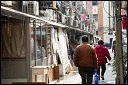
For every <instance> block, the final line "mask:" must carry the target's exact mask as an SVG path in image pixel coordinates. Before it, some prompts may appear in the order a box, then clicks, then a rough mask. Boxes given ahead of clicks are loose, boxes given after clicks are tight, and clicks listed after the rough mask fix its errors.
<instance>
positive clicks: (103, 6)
mask: <svg viewBox="0 0 128 85" xmlns="http://www.w3.org/2000/svg"><path fill="white" fill-rule="evenodd" d="M104 2H105V1H104ZM104 2H103V8H104ZM104 10H105V12H106V13H107V14H108V15H109V16H111V15H110V13H108V12H107V11H106V9H105V8H104ZM113 11H114V10H113ZM111 18H113V16H111Z"/></svg>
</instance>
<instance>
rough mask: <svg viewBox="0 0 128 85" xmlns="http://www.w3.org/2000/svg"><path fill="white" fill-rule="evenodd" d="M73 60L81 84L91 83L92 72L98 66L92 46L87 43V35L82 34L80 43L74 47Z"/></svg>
mask: <svg viewBox="0 0 128 85" xmlns="http://www.w3.org/2000/svg"><path fill="white" fill-rule="evenodd" d="M73 61H74V64H75V66H76V67H78V71H79V74H80V76H81V79H82V84H92V80H93V72H94V69H96V70H97V68H98V61H97V57H96V53H95V50H94V47H93V46H92V45H90V44H89V38H88V36H86V35H84V36H82V44H80V45H78V46H77V47H76V48H75V51H74V58H73Z"/></svg>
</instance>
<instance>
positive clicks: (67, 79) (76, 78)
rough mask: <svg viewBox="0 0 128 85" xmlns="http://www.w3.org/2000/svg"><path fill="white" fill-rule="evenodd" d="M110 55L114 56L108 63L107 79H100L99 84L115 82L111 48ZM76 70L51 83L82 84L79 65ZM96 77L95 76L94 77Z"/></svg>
mask: <svg viewBox="0 0 128 85" xmlns="http://www.w3.org/2000/svg"><path fill="white" fill-rule="evenodd" d="M109 52H110V55H111V57H112V60H111V61H108V63H110V64H111V65H107V64H106V68H107V69H106V72H105V75H104V77H105V80H100V81H99V84H115V77H116V76H115V75H113V73H112V62H113V54H112V52H111V50H109ZM74 69H75V71H72V72H70V73H69V74H66V75H65V76H63V77H60V79H59V80H57V81H54V82H52V83H51V84H81V77H80V75H79V74H78V71H77V67H74ZM93 79H94V77H93ZM92 84H94V81H93V83H92Z"/></svg>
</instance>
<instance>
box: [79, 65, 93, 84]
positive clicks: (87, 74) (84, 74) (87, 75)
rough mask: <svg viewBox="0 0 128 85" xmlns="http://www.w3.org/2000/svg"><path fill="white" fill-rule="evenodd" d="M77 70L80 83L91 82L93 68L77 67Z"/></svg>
mask: <svg viewBox="0 0 128 85" xmlns="http://www.w3.org/2000/svg"><path fill="white" fill-rule="evenodd" d="M78 71H79V74H80V76H81V79H82V84H92V80H93V71H94V68H92V67H78Z"/></svg>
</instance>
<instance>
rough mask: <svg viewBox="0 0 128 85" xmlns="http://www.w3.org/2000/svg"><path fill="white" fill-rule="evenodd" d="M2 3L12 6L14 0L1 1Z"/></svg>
mask: <svg viewBox="0 0 128 85" xmlns="http://www.w3.org/2000/svg"><path fill="white" fill-rule="evenodd" d="M1 4H4V5H6V6H12V1H1Z"/></svg>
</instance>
